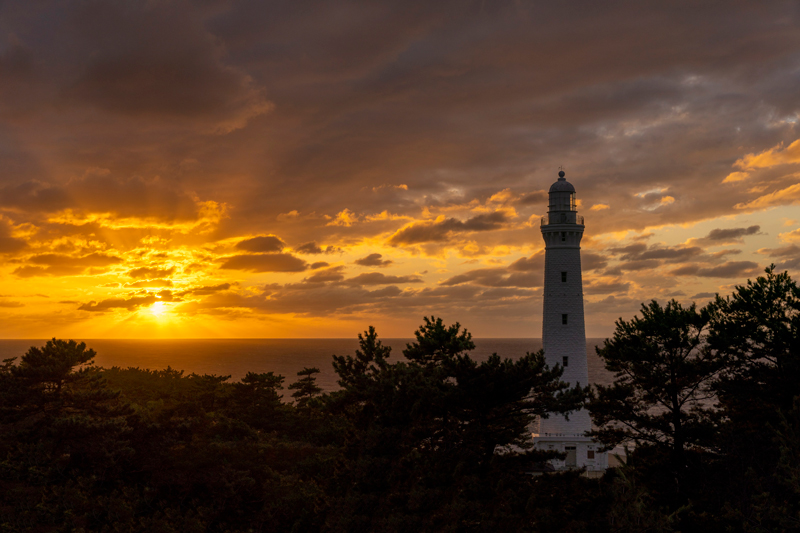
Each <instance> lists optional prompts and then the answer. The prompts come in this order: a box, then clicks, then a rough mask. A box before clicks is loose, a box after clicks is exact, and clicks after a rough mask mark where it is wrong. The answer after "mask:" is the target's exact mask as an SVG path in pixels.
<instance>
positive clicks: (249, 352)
mask: <svg viewBox="0 0 800 533" xmlns="http://www.w3.org/2000/svg"><path fill="white" fill-rule="evenodd" d="M412 340H413V339H381V341H382V342H383V344H384V345H387V346H391V347H392V355H391V357H390V359H389V360H390V361H393V360H394V361H400V360H404V359H405V358H404V357H403V349H404V348H405V347H406V344H407V343H409V342H411V341H412ZM473 341H474V342H475V346H476V348H475V350H473V351H472V352H470V356H471V357H472V358H473V359H475V360H477V361H485V360H486V359H487V358H488V357H489V356H490V355H491V354H493V353H497V354H498V355H500V356H501V357H504V358H510V359H518V358H520V357H522V356H523V355H525V353H526V352H535V351H538V350H540V349H541V348H542V340H541V339H473ZM45 342H46V341H45V340H32V339H10V340H0V360H2V359H7V358H9V357H21V356H22V355H23V354H24V353H25V352H26V351H27V350H28V348H30V347H31V346H43V345H44V344H45ZM84 342H86V344H87V346H88V347H89V348H92V349H93V350H94V351H95V352H97V356H96V357H95V363H96V364H97V365H100V366H103V367H112V366H119V367H122V368H127V367H139V368H149V369H152V370H161V369H164V368H167V367H168V366H169V367H172V368H174V369H177V370H183V371H184V372H185V373H186V374H191V373H193V372H194V373H196V374H216V375H226V376H227V375H229V376H231V381H238V380H239V379H241V378H243V377H244V376H245V374H247V372H259V373H260V372H274V373H275V374H280V375H282V376H284V377H285V378H286V381H285V382H284V385H288V384H289V383H292V382H294V381H295V380H296V379H297V372H298V371H300V370H302V369H303V368H304V367H317V368H319V369H320V373H319V374H318V375H317V383H318V384H319V386H320V387H322V389H323V390H325V391H332V390H336V389H338V388H339V387H338V384H337V383H336V373H335V372H334V371H333V367H332V365H331V362H332V358H331V356H332V355H334V354H335V355H353V354H354V353H355V351H356V349H357V348H358V339H168V340H163V339H158V340H141V339H96V340H86V341H84ZM602 342H603V339H587V342H586V353H587V356H588V363H589V382H590V383H599V384H603V385H607V384H609V383H611V381H612V375H611V374H610V373H609V372H607V371H606V370H605V368H603V365H602V362H601V361H600V359H599V358H598V357H597V354H596V353H595V346H597V345H599V344H602Z"/></svg>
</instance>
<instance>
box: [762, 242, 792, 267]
mask: <svg viewBox="0 0 800 533" xmlns="http://www.w3.org/2000/svg"><path fill="white" fill-rule="evenodd" d="M758 253H759V254H762V255H766V256H768V257H770V258H773V259H775V262H776V263H777V265H776V266H777V267H778V268H779V269H781V270H786V269H797V268H800V246H798V245H796V244H790V245H788V246H781V247H780V248H761V249H759V250H758Z"/></svg>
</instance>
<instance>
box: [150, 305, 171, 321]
mask: <svg viewBox="0 0 800 533" xmlns="http://www.w3.org/2000/svg"><path fill="white" fill-rule="evenodd" d="M166 312H167V305H166V304H165V303H164V302H156V303H154V304H153V305H151V306H150V313H151V314H152V315H153V316H154V317H156V318H158V319H163V318H164V313H166Z"/></svg>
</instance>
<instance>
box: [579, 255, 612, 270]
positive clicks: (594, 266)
mask: <svg viewBox="0 0 800 533" xmlns="http://www.w3.org/2000/svg"><path fill="white" fill-rule="evenodd" d="M607 265H608V261H607V260H606V258H605V256H603V255H602V254H598V253H595V252H590V251H587V250H581V270H583V271H584V272H591V271H592V270H598V269H601V268H605V267H606V266H607Z"/></svg>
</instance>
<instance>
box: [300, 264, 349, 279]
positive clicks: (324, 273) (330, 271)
mask: <svg viewBox="0 0 800 533" xmlns="http://www.w3.org/2000/svg"><path fill="white" fill-rule="evenodd" d="M343 271H344V267H343V266H335V267H331V268H327V269H325V270H321V271H319V272H315V273H313V274H312V275H310V276H309V277H307V278H305V279H304V280H303V281H305V282H306V283H327V282H336V281H342V280H343V279H344V274H342V272H343Z"/></svg>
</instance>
